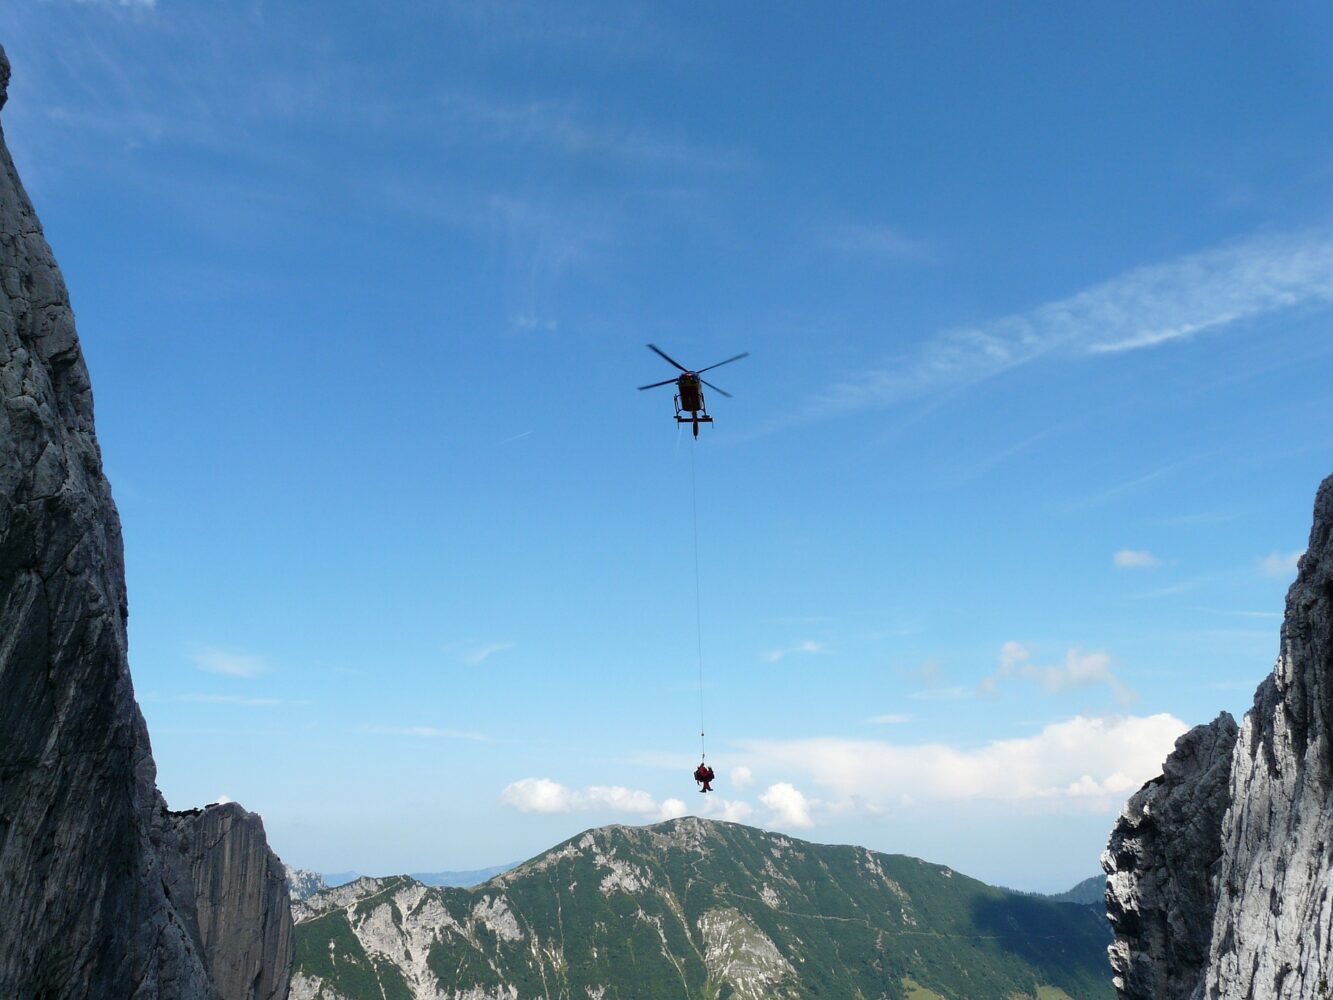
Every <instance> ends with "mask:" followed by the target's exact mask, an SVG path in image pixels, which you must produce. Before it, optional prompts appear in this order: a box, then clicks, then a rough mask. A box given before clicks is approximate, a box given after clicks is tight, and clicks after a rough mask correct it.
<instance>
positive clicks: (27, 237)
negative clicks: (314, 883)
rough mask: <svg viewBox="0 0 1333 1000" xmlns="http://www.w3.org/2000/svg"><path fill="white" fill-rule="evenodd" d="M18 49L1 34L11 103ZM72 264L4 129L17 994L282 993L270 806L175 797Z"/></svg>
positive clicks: (1, 188) (12, 950)
mask: <svg viewBox="0 0 1333 1000" xmlns="http://www.w3.org/2000/svg"><path fill="white" fill-rule="evenodd" d="M8 84H9V63H8V60H7V59H6V58H5V55H4V52H3V50H2V49H0V108H3V107H4V104H5V102H6V99H7V97H8ZM126 615H127V604H126V595H125V574H124V566H123V561H122V551H121V534H120V520H119V517H118V515H117V513H116V507H115V504H114V503H113V502H112V500H111V490H110V486H109V485H108V483H107V481H106V478H105V477H104V476H103V474H102V460H101V453H100V451H99V449H98V446H97V440H96V437H95V436H94V433H93V401H92V392H91V388H90V385H89V380H88V371H87V369H86V367H85V366H84V362H83V355H82V352H81V351H80V348H79V341H78V337H77V335H76V334H75V330H74V316H73V313H72V311H71V309H70V305H69V297H68V295H67V294H66V291H65V284H64V280H63V279H62V278H61V275H60V270H59V269H58V268H57V266H56V263H55V259H54V258H53V257H52V255H51V249H50V247H49V246H48V245H47V242H46V239H45V237H44V236H43V234H42V228H41V225H40V224H39V222H38V220H37V216H36V214H35V213H34V211H33V208H32V204H31V202H30V201H29V200H28V197H27V195H26V193H25V192H24V190H23V186H22V184H21V183H20V182H19V178H18V175H17V173H16V172H15V169H14V164H13V161H12V160H11V158H10V156H9V151H8V149H7V147H6V146H5V144H4V133H3V131H0V915H3V916H0V996H2V997H22V998H31V997H41V998H43V1000H55V998H62V997H70V998H74V997H78V998H106V1000H125V998H127V997H132V998H136V1000H148V998H156V997H163V998H165V997H190V998H205V1000H208V998H214V997H216V998H219V1000H231V998H233V997H234V998H237V1000H240V998H245V1000H282V998H284V997H285V996H286V994H287V978H288V972H289V968H290V963H291V924H290V916H289V911H288V901H287V894H286V888H285V884H284V882H283V879H282V867H281V864H280V863H279V862H278V860H277V858H276V856H274V854H273V853H272V851H270V850H269V849H268V846H267V843H266V842H265V840H264V832H263V825H262V823H261V822H260V821H259V817H257V816H254V815H252V814H249V813H246V812H245V811H244V810H241V809H239V808H238V807H235V806H227V807H213V808H210V809H207V810H195V811H193V812H190V813H171V812H168V810H167V808H166V805H165V803H164V802H163V799H162V796H161V794H160V793H159V792H158V790H157V786H156V768H155V765H154V763H153V756H152V750H151V748H150V745H149V741H148V732H147V729H146V727H145V725H144V720H143V716H142V715H141V714H140V712H139V708H138V705H137V704H136V702H135V700H134V691H133V688H132V686H131V683H130V673H129V664H128V660H127V651H126V631H125V621H126Z"/></svg>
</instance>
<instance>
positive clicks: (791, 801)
mask: <svg viewBox="0 0 1333 1000" xmlns="http://www.w3.org/2000/svg"><path fill="white" fill-rule="evenodd" d="M759 801H760V802H762V803H763V804H764V805H766V806H767V807H768V808H769V809H770V810H772V813H773V816H772V822H773V823H775V824H776V825H778V826H785V827H798V828H801V829H806V828H809V827H812V826H814V825H815V821H814V820H813V819H811V817H810V802H809V800H808V799H806V797H805V796H804V795H802V794H801V793H800V791H798V790H797V788H796V787H795V786H794V785H792V784H789V783H788V782H785V781H780V782H778V783H777V784H776V785H769V786H768V791H766V792H764V794H763V795H761V796H759Z"/></svg>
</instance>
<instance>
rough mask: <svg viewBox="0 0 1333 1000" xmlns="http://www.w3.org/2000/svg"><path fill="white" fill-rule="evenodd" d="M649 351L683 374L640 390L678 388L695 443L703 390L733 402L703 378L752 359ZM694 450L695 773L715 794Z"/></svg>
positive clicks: (707, 420) (704, 418)
mask: <svg viewBox="0 0 1333 1000" xmlns="http://www.w3.org/2000/svg"><path fill="white" fill-rule="evenodd" d="M648 350H650V351H652V352H653V353H654V354H656V355H657V356H658V357H659V358H661V359H662V360H663V361H665V362H666V363H667V364H669V365H671V367H673V368H675V369H676V370H677V371H679V372H680V374H679V375H673V376H672V377H671V378H668V379H663V380H662V381H661V382H652V383H650V384H648V385H641V386H639V388H640V389H656V388H657V387H658V386H664V385H674V386H675V387H676V399H675V404H676V424H677V426H683V425H685V424H689V425H690V430H691V432H692V433H691V437H693V438H694V440H695V441H698V439H699V425H700V424H711V423H712V422H713V418H712V417H710V416H709V415H708V407H707V405H706V404H705V403H704V391H703V387H704V386H708V388H710V389H712V390H713V391H714V392H716V393H718V394H720V395H722V396H726V397H727V398H728V399H730V398H731V393H729V392H727V390H725V389H722V388H719V387H718V386H715V385H714V384H713V383H712V382H709V381H708V380H707V379H706V378H703V377H702V376H703V373H704V372H710V371H712V370H713V369H714V368H721V367H722V366H723V365H729V364H731V363H732V362H733V361H739V360H740V359H741V358H748V357H749V356H750V353H749V352H748V351H745V352H742V353H741V354H735V355H732V356H731V357H729V358H727V359H726V360H725V361H719V362H717V363H716V364H712V365H709V366H708V367H707V368H698V369H690V368H686V367H685V366H684V365H682V364H681V363H680V362H679V361H677V360H676V359H675V358H673V357H672V356H671V355H669V354H667V353H666V351H664V350H662V348H660V347H658V346H657V345H656V344H649V345H648ZM676 447H677V449H679V447H680V437H679V436H677V438H676ZM694 466H695V459H694V448H693V446H691V448H690V511H691V513H692V514H693V516H694V628H695V632H696V635H697V643H698V652H699V766H698V767H697V768H695V770H694V780H695V781H697V782H698V783H699V784H700V785H702V786H703V787H702V788H700V789H699V791H701V792H711V791H712V790H713V788H712V786H711V785H710V784H709V783H710V782H711V781H713V769H712V768H711V767H709V766H708V762H707V746H706V744H705V737H704V614H703V595H702V594H701V593H700V587H699V480H698V474H697V473H696V471H695V467H694Z"/></svg>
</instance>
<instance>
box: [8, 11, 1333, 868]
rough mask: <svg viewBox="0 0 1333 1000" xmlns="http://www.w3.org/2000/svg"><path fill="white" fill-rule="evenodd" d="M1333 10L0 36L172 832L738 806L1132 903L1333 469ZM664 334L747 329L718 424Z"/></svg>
mask: <svg viewBox="0 0 1333 1000" xmlns="http://www.w3.org/2000/svg"><path fill="white" fill-rule="evenodd" d="M1330 21H1333V12H1331V11H1329V10H1328V9H1326V8H1322V7H1318V6H1316V5H1305V6H1297V5H1289V6H1285V7H1284V8H1283V10H1282V11H1281V12H1278V11H1276V10H1275V9H1273V8H1250V9H1236V8H1219V7H1217V6H1216V5H1211V4H1174V5H1170V8H1169V9H1164V8H1161V7H1152V6H1149V5H1128V6H1127V5H1111V4H1101V5H1093V4H1088V5H1077V9H1070V10H1065V11H1053V10H1051V9H1049V8H1045V7H1039V6H1036V5H998V4H962V3H950V4H936V5H929V7H928V8H927V7H916V8H910V9H909V8H908V7H907V6H906V5H897V6H891V5H862V4H856V5H853V4H834V5H818V7H817V8H816V7H815V6H812V5H797V4H759V3H735V4H723V5H711V6H709V7H708V8H707V10H705V9H704V8H701V7H697V6H686V5H671V4H664V5H653V6H647V5H637V4H631V3H623V2H622V3H607V4H598V3H586V4H583V3H580V4H565V3H535V2H534V3H470V2H452V3H449V2H439V3H426V2H414V0H408V2H402V3H398V4H394V5H381V4H370V3H356V2H348V3H340V4H336V5H329V4H322V3H321V4H315V3H275V2H263V0H251V2H202V0H157V2H156V3H145V2H128V3H126V2H121V3H113V2H110V0H101V2H97V0H87V2H82V3H75V2H66V0H42V2H37V0H17V2H11V3H7V4H5V6H4V8H3V9H2V10H0V42H3V44H4V45H5V46H6V48H7V50H8V53H9V56H10V59H11V61H12V63H13V67H14V77H13V81H12V83H11V87H10V102H9V105H8V106H7V107H6V108H5V111H4V115H3V125H4V129H5V134H6V137H7V140H8V142H9V145H10V148H11V150H12V151H13V153H14V155H15V158H16V160H17V162H18V165H19V169H20V171H21V172H22V175H23V177H24V179H25V182H26V183H27V186H28V188H29V192H30V194H31V195H32V197H33V199H34V201H35V202H36V204H37V207H38V210H39V212H40V213H41V217H42V219H43V222H44V224H45V227H46V231H47V235H48V238H49V239H50V241H51V243H52V244H53V246H54V248H55V251H56V253H57V256H58V258H59V260H60V262H61V264H62V267H63V268H64V272H65V276H66V280H67V282H68V284H69V286H70V289H71V295H72V298H73V302H74V306H75V309H76V312H77V316H78V322H79V330H80V334H81V336H82V339H83V344H84V350H85V353H86V355H87V358H88V363H89V366H90V368H91V371H92V375H93V379H94V387H95V391H96V399H97V418H98V432H99V437H100V440H101V443H102V449H103V454H104V459H105V463H106V469H107V472H108V475H109V476H110V477H111V480H112V484H113V488H114V491H115V496H116V499H117V502H118V504H119V506H120V511H121V516H122V519H123V521H124V525H125V539H126V556H127V563H128V572H129V586H130V603H131V618H130V638H131V660H132V665H133V669H134V676H135V684H136V689H137V692H138V694H139V697H140V699H141V702H142V706H143V709H144V712H145V714H146V716H147V718H148V722H149V726H150V730H151V732H152V737H153V743H154V750H155V754H156V758H157V761H158V767H159V780H160V783H161V785H162V788H163V790H164V792H165V794H166V795H167V798H168V800H169V802H170V803H171V804H172V805H173V806H174V807H177V808H184V807H187V806H191V805H196V804H198V803H200V802H204V801H209V800H213V799H216V798H217V797H219V796H227V797H230V798H233V799H236V800H237V801H240V802H242V803H243V804H245V805H246V806H247V807H248V808H251V809H255V810H258V811H260V812H261V813H262V814H263V815H264V818H265V822H266V825H267V827H268V830H269V833H270V838H271V840H272V842H273V843H274V846H275V847H276V849H277V850H278V851H279V853H280V854H281V855H282V856H283V857H284V859H286V860H288V861H290V862H292V863H296V864H299V865H302V866H304V867H309V868H315V869H321V870H326V871H333V870H343V869H358V870H361V871H367V872H376V873H381V872H383V873H387V872H394V871H401V870H415V871H420V870H431V869H442V868H472V867H480V866H483V865H488V864H495V863H500V862H505V861H510V860H515V859H518V858H522V857H526V856H529V855H531V854H534V853H536V852H538V851H540V850H542V849H544V848H546V847H548V846H551V845H552V844H554V843H556V842H557V841H558V840H560V839H562V838H564V837H566V836H569V835H572V834H574V833H577V832H578V831H579V830H582V829H584V828H586V827H589V826H594V825H599V824H602V823H607V822H649V821H653V820H655V819H657V818H660V817H662V816H668V815H674V814H678V813H680V812H683V811H705V812H706V813H707V814H709V815H714V816H719V817H730V818H736V819H741V820H743V821H745V822H750V823H754V824H756V825H760V826H766V827H769V828H775V829H782V830H785V831H788V832H790V833H793V834H796V835H798V836H805V837H809V838H811V839H816V840H825V841H831V842H855V843H859V844H864V845H866V846H869V847H872V848H876V849H879V850H885V851H893V852H903V853H908V854H915V855H918V856H923V857H926V858H929V859H931V860H934V861H939V862H943V863H948V864H951V865H953V866H955V867H957V868H959V869H960V870H962V871H965V872H968V873H969V874H973V875H977V876H978V877H982V878H985V879H988V880H990V881H994V882H1000V883H1004V884H1009V885H1014V886H1018V887H1022V888H1032V889H1051V890H1055V889H1061V888H1065V887H1067V886H1068V885H1069V884H1072V883H1073V882H1075V881H1077V880H1078V879H1080V878H1083V877H1085V876H1086V875H1088V874H1091V873H1092V872H1094V871H1095V870H1096V858H1097V854H1098V852H1099V851H1100V849H1101V847H1102V845H1103V844H1104V841H1105V837H1106V833H1107V831H1108V830H1109V827H1110V825H1111V823H1112V821H1113V818H1114V815H1115V813H1116V811H1117V809H1118V807H1119V805H1120V804H1121V802H1123V800H1124V798H1125V797H1126V795H1127V793H1128V791H1129V790H1132V788H1134V787H1136V786H1137V784H1138V783H1139V782H1141V781H1142V780H1144V779H1146V778H1148V777H1150V776H1151V775H1152V774H1153V773H1155V771H1156V769H1157V767H1158V765H1159V764H1160V760H1161V758H1162V756H1163V755H1164V753H1165V752H1166V750H1167V749H1168V748H1169V747H1170V745H1171V742H1172V740H1173V739H1174V738H1175V736H1176V735H1178V734H1179V733H1180V732H1181V731H1183V729H1184V728H1185V727H1186V726H1188V725H1193V724H1196V723H1199V722H1204V721H1208V720H1209V719H1211V718H1212V717H1213V716H1214V715H1216V713H1217V712H1218V711H1220V710H1222V709H1226V710H1229V711H1232V712H1234V713H1240V712H1243V710H1244V709H1245V707H1246V706H1247V705H1248V703H1249V700H1250V697H1251V694H1252V692H1253V689H1254V686H1255V684H1257V682H1258V681H1259V680H1260V679H1261V678H1262V677H1263V676H1264V675H1265V674H1266V673H1267V672H1268V671H1269V669H1271V666H1272V662H1273V659H1274V657H1275V656H1276V654H1277V640H1278V628H1279V625H1280V613H1281V609H1282V601H1283V595H1284V593H1285V589H1286V587H1287V586H1288V584H1289V583H1290V581H1291V579H1292V577H1293V575H1294V559H1295V557H1296V555H1297V554H1298V553H1299V552H1300V551H1301V550H1302V549H1303V547H1304V544H1305V538H1306V534H1307V532H1308V529H1309V516H1310V506H1311V501H1312V499H1313V496H1314V490H1315V487H1316V486H1317V484H1318V482H1319V480H1320V479H1321V478H1322V477H1323V476H1324V475H1326V474H1328V473H1329V472H1330V471H1331V470H1330V461H1329V457H1330V451H1333V427H1331V426H1330V424H1329V421H1328V419H1327V415H1328V413H1329V411H1330V404H1331V403H1333V384H1331V383H1330V380H1329V373H1330V361H1331V360H1333V337H1330V323H1333V309H1330V306H1333V170H1330V168H1329V166H1328V164H1329V163H1330V162H1333V157H1331V156H1330V154H1331V153H1333V148H1331V147H1333V100H1331V99H1330V98H1331V96H1333V89H1331V88H1330V84H1333V65H1330V63H1329V60H1327V59H1326V58H1325V56H1326V51H1325V46H1324V40H1325V39H1327V38H1328V37H1329V32H1330V29H1333V23H1330ZM649 341H651V342H654V343H658V344H661V345H662V346H663V347H664V348H665V349H666V350H667V351H668V352H669V353H671V354H672V355H674V356H676V357H678V358H680V359H681V360H683V361H685V362H686V363H688V364H692V365H696V366H702V365H707V364H711V363H712V362H714V361H717V360H720V359H721V358H724V357H727V356H730V355H732V354H735V353H738V352H740V351H747V350H748V351H750V352H751V357H750V358H748V359H746V360H745V361H743V362H739V363H737V364H735V365H732V366H728V367H727V368H725V369H720V370H719V371H718V372H717V373H716V379H715V381H716V382H717V383H718V384H719V385H720V386H722V387H723V388H725V389H727V390H728V391H730V392H732V393H734V394H735V398H734V399H723V398H720V397H718V396H716V395H715V394H714V395H710V397H709V403H710V409H711V410H712V412H713V413H714V415H715V416H716V418H717V423H716V424H715V425H714V426H712V427H709V428H706V429H705V430H704V431H703V433H702V435H701V437H700V440H699V441H698V443H697V444H694V443H692V442H691V440H690V439H689V437H688V434H686V435H684V436H682V435H681V434H680V433H679V432H678V431H677V428H676V427H675V425H674V423H673V422H672V420H671V399H670V392H669V391H668V390H667V389H661V390H655V391H654V392H652V393H647V392H645V393H639V392H636V391H635V387H636V386H638V385H641V384H644V383H647V382H652V381H657V380H659V379H663V378H667V377H668V376H669V375H670V374H671V370H670V369H669V368H668V367H667V366H666V365H665V364H664V363H663V362H661V361H660V360H659V359H658V358H656V357H655V356H654V355H652V354H650V353H649V352H648V351H647V350H645V349H644V346H643V345H644V344H645V343H646V342H649ZM691 451H693V453H694V460H695V461H696V463H697V473H698V481H699V512H700V520H699V534H700V541H701V553H700V566H701V590H702V619H703V650H704V676H705V690H704V701H705V709H706V713H707V728H708V732H709V757H710V760H712V761H713V762H714V763H715V766H716V767H717V770H718V772H719V776H720V779H721V780H720V781H719V789H720V790H719V794H718V795H717V796H715V797H709V798H708V799H704V798H703V797H702V796H698V795H697V794H695V791H694V785H693V782H692V781H691V780H690V778H689V771H690V769H691V768H692V766H693V764H694V763H695V762H696V761H697V757H696V753H697V748H698V744H697V731H698V701H699V689H698V674H697V663H696V658H695V648H696V647H695V644H696V633H695V627H694V573H693V570H694V564H693V550H692V522H691V518H690V488H689V484H690V460H691Z"/></svg>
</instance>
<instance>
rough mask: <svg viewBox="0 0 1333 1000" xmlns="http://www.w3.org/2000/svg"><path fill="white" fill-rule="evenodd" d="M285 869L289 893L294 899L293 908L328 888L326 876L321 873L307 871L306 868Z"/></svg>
mask: <svg viewBox="0 0 1333 1000" xmlns="http://www.w3.org/2000/svg"><path fill="white" fill-rule="evenodd" d="M283 867H284V870H285V872H286V875H287V892H288V894H289V895H290V896H291V897H292V906H295V905H296V904H297V903H299V902H300V901H301V900H303V899H309V898H310V897H311V896H313V895H314V894H315V893H317V892H323V891H324V890H325V889H327V888H328V884H327V883H325V881H324V876H323V875H321V874H320V873H319V872H312V871H306V870H305V869H304V868H293V867H292V866H291V865H285V866H283Z"/></svg>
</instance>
